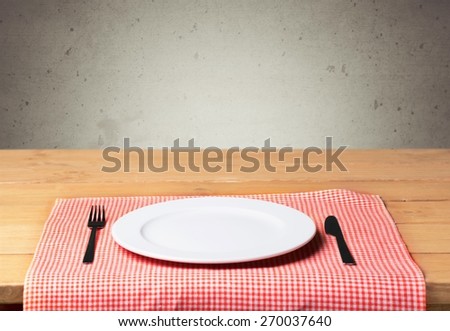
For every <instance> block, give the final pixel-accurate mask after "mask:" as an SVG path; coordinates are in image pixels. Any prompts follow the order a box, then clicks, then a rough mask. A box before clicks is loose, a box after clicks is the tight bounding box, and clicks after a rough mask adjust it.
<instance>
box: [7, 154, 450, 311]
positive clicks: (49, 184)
mask: <svg viewBox="0 0 450 331" xmlns="http://www.w3.org/2000/svg"><path fill="white" fill-rule="evenodd" d="M223 153H224V155H226V153H227V151H225V150H224V151H223ZM294 154H295V155H294V156H295V157H303V156H304V154H303V151H301V150H296V151H295V153H294ZM341 155H342V157H340V159H341V161H342V163H343V164H344V165H345V167H346V171H341V170H339V169H338V167H336V166H335V165H334V166H333V167H332V168H331V170H330V171H326V158H325V156H326V152H323V153H322V154H321V155H315V154H310V158H309V162H310V165H323V169H322V170H321V171H318V172H308V171H305V169H300V170H299V171H296V172H287V171H286V166H287V165H290V164H292V157H291V158H287V159H286V161H285V162H281V161H280V160H278V159H277V158H278V156H277V155H272V157H271V159H270V160H271V164H272V165H273V166H274V167H275V169H276V171H275V172H270V171H267V170H266V169H264V167H262V168H260V169H259V170H257V171H255V172H250V173H249V172H243V171H242V167H243V166H244V167H245V166H247V167H248V166H249V164H248V162H246V161H245V160H242V159H241V157H240V155H239V154H238V153H234V154H232V155H231V156H230V157H228V158H226V157H225V158H224V162H225V161H226V162H227V163H226V164H231V167H230V168H229V169H228V171H227V169H226V168H225V166H224V167H223V169H222V170H221V171H219V172H216V173H212V172H208V171H205V170H200V171H199V172H194V171H190V170H189V168H188V165H189V160H188V157H187V156H186V155H182V156H181V158H180V164H181V165H183V166H185V167H186V172H184V173H182V172H178V171H175V170H174V169H173V165H171V166H170V167H169V168H170V170H169V171H166V172H162V173H155V172H151V171H149V170H148V169H147V168H146V167H144V169H141V170H143V171H139V170H140V169H139V157H138V155H137V153H135V154H133V153H132V154H131V155H130V159H129V160H130V169H129V171H128V172H127V171H124V168H123V167H122V169H120V171H117V172H114V173H108V172H104V171H102V167H104V166H110V165H111V163H108V162H106V161H105V160H104V159H103V158H102V151H100V150H2V151H0V310H1V309H7V307H17V304H19V305H20V303H21V302H22V298H23V297H22V291H23V281H24V278H25V274H26V271H27V269H28V266H29V263H30V261H31V259H32V256H33V253H34V250H35V248H36V245H37V243H38V240H39V238H40V235H41V233H42V228H43V226H44V223H45V221H46V219H47V217H48V215H49V214H50V211H51V208H52V206H53V205H54V203H55V200H56V199H57V198H71V197H82V196H86V197H89V196H90V197H92V196H139V195H226V194H252V193H284V192H306V191H315V190H325V189H348V190H353V191H358V192H361V193H368V194H377V195H380V196H381V197H382V198H383V200H384V201H385V203H386V206H387V208H388V211H389V212H390V214H391V215H392V217H393V219H394V221H395V222H396V224H397V227H398V230H399V232H400V234H401V236H402V237H403V239H404V241H405V243H406V245H407V247H408V249H409V251H410V252H411V254H412V256H413V258H414V259H415V261H416V262H417V263H418V264H419V266H420V268H421V269H422V271H423V272H424V275H425V278H426V283H427V302H428V309H430V310H436V309H437V310H442V309H450V244H449V242H450V217H449V216H448V215H450V150H448V149H432V150H420V149H419V150H346V151H345V152H344V153H342V154H341ZM117 156H119V158H122V159H121V162H122V163H123V160H124V155H123V153H122V154H119V155H117ZM253 156H254V157H255V158H256V160H258V162H259V163H260V165H262V164H264V158H265V155H263V153H257V154H254V155H253ZM144 157H145V158H147V157H148V154H147V153H145V154H144ZM161 157H162V154H161V152H160V151H157V152H156V154H155V155H154V159H153V160H154V161H155V163H156V164H160V163H161V162H162V158H161ZM266 159H267V158H266ZM194 161H195V162H196V164H198V165H201V164H202V162H203V161H202V158H201V155H196V156H195V158H194ZM171 162H173V160H172V161H171ZM224 164H225V163H223V164H222V165H224ZM122 165H123V164H122ZM144 165H145V164H144ZM6 304H16V306H5V305H6Z"/></svg>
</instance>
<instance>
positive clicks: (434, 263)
mask: <svg viewBox="0 0 450 331" xmlns="http://www.w3.org/2000/svg"><path fill="white" fill-rule="evenodd" d="M412 257H413V259H414V261H416V263H417V264H418V265H419V267H420V268H421V269H422V272H423V273H424V276H425V280H426V283H427V302H428V303H429V304H433V305H447V306H450V284H449V282H448V280H449V279H450V254H412Z"/></svg>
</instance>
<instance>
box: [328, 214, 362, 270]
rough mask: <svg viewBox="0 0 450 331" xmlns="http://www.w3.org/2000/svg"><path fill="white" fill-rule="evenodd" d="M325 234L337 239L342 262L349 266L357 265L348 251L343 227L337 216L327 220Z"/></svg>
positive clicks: (329, 217)
mask: <svg viewBox="0 0 450 331" xmlns="http://www.w3.org/2000/svg"><path fill="white" fill-rule="evenodd" d="M325 233H327V234H329V235H331V236H334V237H335V238H336V241H337V245H338V248H339V253H340V255H341V259H342V262H344V263H345V264H349V265H356V262H355V259H354V258H353V256H352V254H351V253H350V250H349V249H348V246H347V243H346V242H345V239H344V235H343V234H342V230H341V227H340V225H339V222H338V220H337V218H336V217H335V216H332V215H331V216H328V217H327V218H326V219H325Z"/></svg>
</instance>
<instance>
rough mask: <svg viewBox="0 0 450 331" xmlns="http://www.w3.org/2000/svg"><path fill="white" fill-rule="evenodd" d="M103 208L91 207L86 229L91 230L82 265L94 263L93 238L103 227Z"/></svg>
mask: <svg viewBox="0 0 450 331" xmlns="http://www.w3.org/2000/svg"><path fill="white" fill-rule="evenodd" d="M105 223H106V222H105V207H103V206H92V207H91V211H90V212H89V220H88V227H89V228H90V229H91V235H90V237H89V242H88V245H87V248H86V253H85V254H84V258H83V263H92V261H94V251H95V237H96V234H97V229H102V228H103V227H104V226H105Z"/></svg>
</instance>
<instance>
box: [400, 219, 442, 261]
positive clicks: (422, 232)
mask: <svg viewBox="0 0 450 331" xmlns="http://www.w3.org/2000/svg"><path fill="white" fill-rule="evenodd" d="M397 227H398V229H399V231H400V233H401V236H402V238H403V240H404V241H405V243H406V245H407V247H408V250H409V252H410V253H450V223H448V224H398V225H397ZM448 263H450V261H448Z"/></svg>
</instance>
